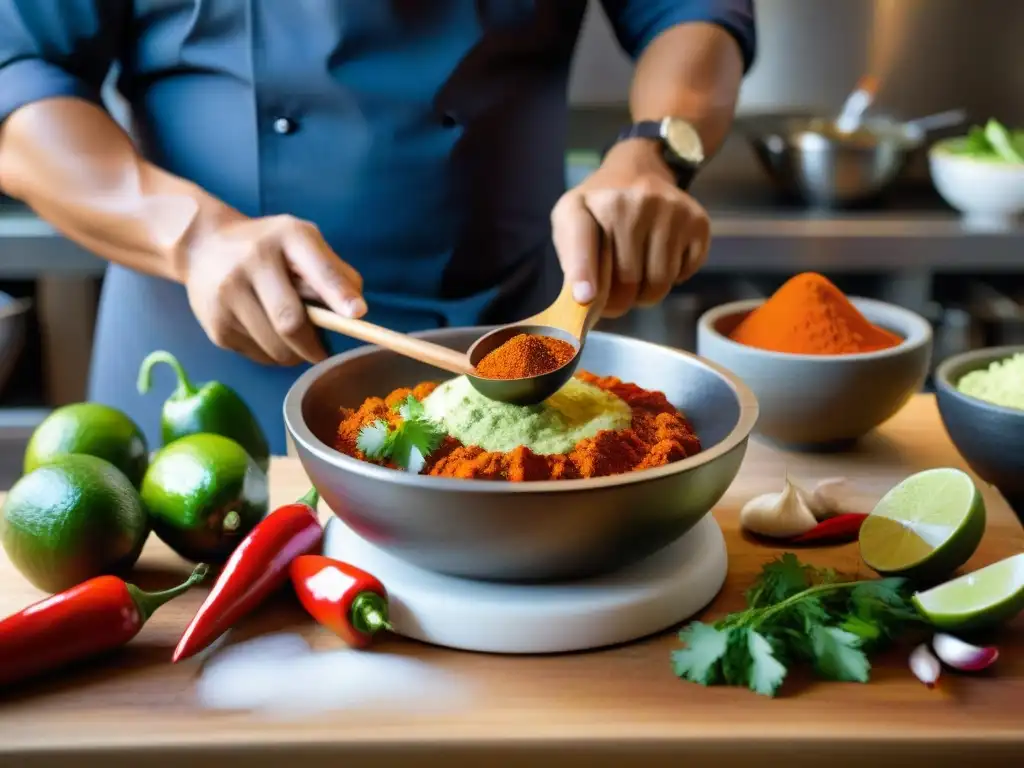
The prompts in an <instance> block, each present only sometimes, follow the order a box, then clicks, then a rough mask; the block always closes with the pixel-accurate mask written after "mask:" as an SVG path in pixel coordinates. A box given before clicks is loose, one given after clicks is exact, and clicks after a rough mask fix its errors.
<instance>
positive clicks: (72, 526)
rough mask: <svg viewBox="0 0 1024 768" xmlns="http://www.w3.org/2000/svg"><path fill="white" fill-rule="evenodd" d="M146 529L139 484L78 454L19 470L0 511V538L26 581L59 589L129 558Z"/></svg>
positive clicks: (129, 562)
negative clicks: (34, 468)
mask: <svg viewBox="0 0 1024 768" xmlns="http://www.w3.org/2000/svg"><path fill="white" fill-rule="evenodd" d="M148 534H149V524H148V521H147V518H146V512H145V509H143V506H142V501H141V500H140V499H139V494H138V491H136V490H135V488H134V487H133V486H132V484H131V483H130V482H129V480H128V478H127V477H126V476H125V475H124V473H123V472H121V470H119V469H118V468H117V467H115V466H114V465H113V464H111V463H110V462H108V461H105V460H104V459H100V458H97V457H95V456H87V455H85V454H72V455H68V456H62V457H59V458H55V459H54V460H53V463H51V464H47V465H45V466H42V467H40V468H38V469H36V470H33V471H32V472H30V473H29V474H27V475H25V476H23V477H22V478H21V479H20V480H18V482H17V483H15V484H14V487H13V488H11V491H10V493H8V494H7V498H6V500H5V501H4V505H3V509H2V511H0V541H2V543H3V548H4V551H6V552H7V556H8V557H9V558H10V560H11V562H12V563H13V564H14V566H15V567H16V568H17V569H18V570H19V571H20V572H21V573H22V575H23V576H24V577H25V578H26V579H28V580H29V581H30V582H31V583H32V584H33V585H35V586H36V587H38V588H39V589H43V590H46V591H47V592H62V591H63V590H65V589H68V588H69V587H73V586H74V585H76V584H79V583H81V582H83V581H85V580H86V579H91V578H93V577H94V576H99V575H101V574H104V573H117V572H120V571H123V570H126V569H128V568H130V567H131V566H133V565H134V564H135V561H136V560H138V559H139V554H140V553H141V552H142V547H143V545H144V544H145V543H146V537H147V535H148Z"/></svg>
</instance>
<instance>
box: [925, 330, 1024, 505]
mask: <svg viewBox="0 0 1024 768" xmlns="http://www.w3.org/2000/svg"><path fill="white" fill-rule="evenodd" d="M935 386H936V399H937V401H938V406H939V413H940V415H941V416H942V423H943V425H944V426H945V428H946V432H948V433H949V437H950V439H951V440H952V441H953V444H954V445H955V446H956V448H957V450H958V451H959V452H960V455H961V456H963V458H964V461H966V462H967V464H968V466H970V468H971V469H972V470H974V472H975V474H977V475H978V477H980V478H981V479H982V480H984V481H985V482H987V483H990V484H991V485H993V486H995V487H996V488H997V489H998V490H999V492H1000V493H1002V494H1003V496H1004V497H1005V498H1006V500H1007V501H1008V502H1009V504H1010V506H1011V507H1013V508H1014V510H1015V511H1016V513H1017V515H1018V516H1019V517H1022V519H1024V346H1007V347H988V348H985V349H977V350H973V351H971V352H965V353H963V354H960V355H955V356H953V357H951V358H949V359H947V360H945V361H943V362H942V364H941V365H939V367H938V368H937V369H936V372H935Z"/></svg>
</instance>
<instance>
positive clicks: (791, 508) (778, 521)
mask: <svg viewBox="0 0 1024 768" xmlns="http://www.w3.org/2000/svg"><path fill="white" fill-rule="evenodd" d="M817 524H818V520H817V518H816V517H815V516H814V513H812V512H811V510H810V508H809V507H808V506H807V502H806V501H805V500H804V497H803V494H801V493H800V491H799V490H798V489H797V488H796V486H794V485H793V484H792V483H790V482H789V481H788V480H787V481H786V487H785V488H784V489H783V490H782V492H781V493H764V494H761V495H760V496H755V497H754V498H753V499H751V500H750V501H748V502H747V503H746V504H744V505H743V508H742V509H741V510H740V526H741V527H742V528H743V529H744V530H747V531H750V532H751V533H756V534H758V535H760V536H768V537H770V538H776V539H789V538H792V537H794V536H799V535H800V534H802V533H807V531H809V530H811V529H812V528H813V527H814V526H816V525H817Z"/></svg>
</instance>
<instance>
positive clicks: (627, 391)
mask: <svg viewBox="0 0 1024 768" xmlns="http://www.w3.org/2000/svg"><path fill="white" fill-rule="evenodd" d="M576 377H577V378H578V379H581V380H582V381H585V382H587V383H589V384H593V385H595V386H598V387H600V388H601V389H604V390H606V391H608V392H611V393H612V394H614V395H616V396H617V397H619V398H621V399H622V400H623V401H625V402H626V403H627V404H628V405H629V406H630V408H631V409H632V411H633V417H632V423H631V425H630V428H629V429H624V430H620V431H617V432H616V431H612V430H605V431H602V432H599V433H597V434H596V435H595V436H594V437H591V438H587V439H585V440H580V442H579V443H577V444H576V447H575V448H574V449H573V450H572V451H571V452H570V453H568V454H554V455H539V454H536V453H534V452H533V451H531V450H530V449H529V448H526V447H524V446H520V447H518V448H516V449H515V450H512V451H509V452H507V453H499V452H488V451H485V450H483V449H482V448H480V447H479V446H472V445H471V446H466V445H463V444H462V443H460V442H459V441H458V440H456V439H455V438H453V437H446V438H445V439H444V442H443V443H442V444H441V446H440V447H439V448H438V449H437V450H436V451H434V452H433V453H432V454H431V455H430V456H429V457H428V459H427V463H426V466H425V467H424V468H423V472H422V474H425V475H433V476H434V477H457V478H463V479H473V480H508V481H512V482H523V481H530V480H571V479H574V478H586V477H605V476H608V475H618V474H623V473H626V472H632V471H636V470H641V469H649V468H651V467H660V466H662V465H664V464H669V463H671V462H673V461H679V460H680V459H685V458H686V457H688V456H693V455H694V454H696V453H698V452H700V450H701V445H700V440H699V439H698V438H697V435H696V434H695V433H694V431H693V428H692V427H691V426H690V423H689V421H688V420H687V419H686V416H685V415H684V414H682V413H680V412H679V411H678V410H676V409H675V408H674V407H673V406H672V404H671V403H669V402H668V400H667V399H666V398H665V395H664V394H662V393H661V392H654V391H651V390H646V389H641V388H640V387H638V386H636V385H635V384H631V383H628V382H623V381H621V380H620V379H618V378H616V377H614V376H606V377H603V378H600V377H597V376H594V375H593V374H590V373H587V372H583V371H581V372H578V373H577V374H576ZM436 388H437V384H436V383H434V382H425V383H422V384H418V385H416V386H415V387H413V388H412V389H408V388H401V389H396V390H395V391H394V392H392V393H391V394H389V395H388V396H387V397H385V398H379V397H371V398H368V399H367V400H366V401H365V402H364V403H363V404H362V405H361V406H360V407H359V408H358V409H356V410H352V409H347V408H343V409H342V411H341V423H340V424H339V425H338V429H337V433H336V439H335V444H334V447H335V448H336V449H337V450H338V451H341V452H342V453H344V454H347V455H349V456H353V457H355V458H357V459H361V460H363V461H369V459H367V458H366V457H365V456H364V455H363V454H362V452H361V451H359V449H358V448H356V438H357V437H358V435H359V430H360V429H362V428H363V427H364V426H365V425H367V424H370V423H372V422H374V421H376V420H377V419H385V420H387V421H388V422H390V423H392V424H397V423H399V422H400V421H401V417H400V416H399V415H398V414H397V413H395V412H393V411H392V410H391V406H393V405H395V404H397V403H400V402H401V401H403V400H405V398H406V397H407V396H408V395H410V394H411V395H412V396H413V397H415V398H416V399H417V400H423V399H424V398H425V397H427V396H428V395H429V394H430V393H431V392H433V391H434V389H436ZM373 463H378V464H380V463H381V462H373ZM384 466H392V465H390V464H384ZM392 468H394V467H393V466H392Z"/></svg>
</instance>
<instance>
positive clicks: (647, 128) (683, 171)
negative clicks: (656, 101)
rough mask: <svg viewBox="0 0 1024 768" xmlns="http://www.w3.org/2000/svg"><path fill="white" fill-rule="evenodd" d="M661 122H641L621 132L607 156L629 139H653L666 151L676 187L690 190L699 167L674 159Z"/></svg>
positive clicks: (667, 162)
mask: <svg viewBox="0 0 1024 768" xmlns="http://www.w3.org/2000/svg"><path fill="white" fill-rule="evenodd" d="M661 131H662V128H661V121H660V120H640V121H639V122H636V123H633V124H632V125H629V126H626V127H625V128H623V129H622V130H621V131H619V134H618V136H616V138H615V141H614V142H612V144H611V145H610V146H609V147H608V149H607V150H605V154H607V153H608V150H610V149H611V148H612V147H614V146H615V145H616V144H618V143H619V142H621V141H627V140H629V139H651V140H654V141H657V142H658V143H659V144H661V146H662V148H663V149H664V150H666V151H665V152H664V155H665V163H666V164H667V165H668V167H669V168H670V169H671V171H672V174H673V175H674V176H675V179H676V185H677V186H678V187H679V188H680V189H681V190H683V191H686V190H687V189H689V188H690V185H691V184H692V183H693V180H694V178H696V176H697V170H698V168H697V166H695V165H693V164H692V163H688V162H686V161H684V160H683V159H682V158H673V157H672V156H671V155H672V153H671V151H670V150H669V148H668V144H667V142H666V141H665V137H664V136H663V135H662V132H661Z"/></svg>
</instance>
